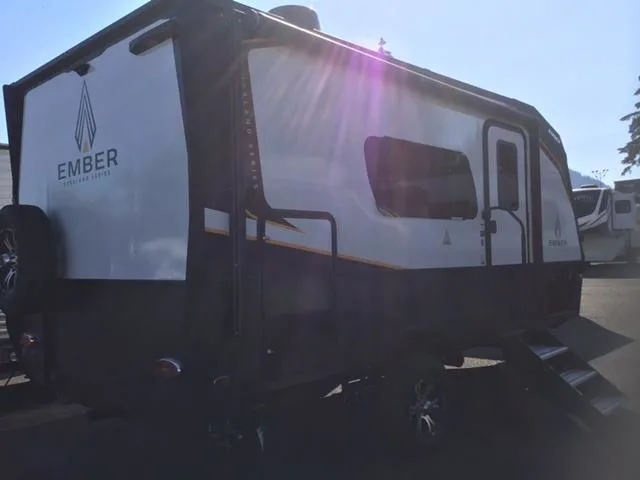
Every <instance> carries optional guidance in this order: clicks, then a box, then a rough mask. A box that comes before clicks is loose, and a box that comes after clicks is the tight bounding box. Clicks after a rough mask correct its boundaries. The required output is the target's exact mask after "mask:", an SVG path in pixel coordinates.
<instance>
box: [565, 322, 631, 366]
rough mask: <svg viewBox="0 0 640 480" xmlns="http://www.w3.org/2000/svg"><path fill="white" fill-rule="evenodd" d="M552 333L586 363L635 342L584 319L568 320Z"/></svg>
mask: <svg viewBox="0 0 640 480" xmlns="http://www.w3.org/2000/svg"><path fill="white" fill-rule="evenodd" d="M553 333H554V334H555V335H556V336H557V337H558V338H559V339H560V340H561V341H562V342H563V343H564V344H565V345H567V346H568V347H569V348H570V349H571V350H572V351H573V352H575V353H576V355H578V356H579V357H581V358H582V359H583V360H585V361H587V362H590V361H592V360H595V359H596V358H598V357H602V356H604V355H606V354H608V353H611V352H613V351H615V350H618V349H620V348H622V347H624V346H626V345H628V344H630V343H633V342H634V341H635V340H634V339H632V338H629V337H626V336H624V335H621V334H619V333H616V332H612V331H611V330H608V329H606V328H604V327H602V326H600V325H598V324H597V323H595V322H594V321H592V320H589V319H588V318H585V317H578V318H575V319H572V320H569V321H568V322H567V323H565V324H563V325H561V326H560V327H558V328H556V329H555V330H554V331H553Z"/></svg>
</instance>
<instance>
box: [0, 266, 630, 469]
mask: <svg viewBox="0 0 640 480" xmlns="http://www.w3.org/2000/svg"><path fill="white" fill-rule="evenodd" d="M581 313H582V318H581V319H578V320H576V321H575V322H571V323H569V324H567V325H564V326H563V327H562V328H560V329H559V330H558V332H557V334H558V335H559V336H560V337H562V339H563V340H564V341H565V343H567V344H569V345H570V346H571V347H572V349H573V350H574V351H575V352H576V353H577V354H578V355H580V356H582V357H583V358H584V359H585V360H588V361H590V363H591V364H592V365H593V366H594V367H596V368H597V369H598V370H599V371H600V372H601V373H602V374H603V375H604V376H605V377H607V378H608V379H609V380H610V381H612V382H613V383H614V384H615V385H616V386H617V387H618V388H620V389H621V390H622V391H624V392H625V393H626V394H627V395H628V396H629V399H630V401H629V405H628V411H627V410H624V411H622V412H621V414H620V415H619V416H618V417H616V418H614V419H612V421H611V422H610V424H609V425H608V428H607V429H606V430H605V431H603V432H599V433H583V432H580V431H579V430H578V429H576V428H575V426H574V425H573V424H571V423H570V422H569V421H568V420H567V419H566V418H565V417H564V416H563V415H562V414H561V412H559V411H558V410H557V409H556V408H555V407H554V406H553V405H552V404H550V403H548V402H547V401H546V400H545V399H544V398H540V397H539V396H538V395H536V394H535V393H533V392H530V391H526V390H524V389H523V388H522V387H521V386H520V384H519V383H518V382H517V381H514V379H513V377H512V375H513V374H512V372H511V371H510V370H508V369H507V368H506V366H505V364H503V363H500V362H499V361H496V360H495V359H491V358H489V359H487V358H475V357H472V358H468V359H467V361H466V363H465V368H461V369H451V370H449V371H448V377H449V380H450V386H451V390H450V395H449V399H450V404H451V410H452V411H453V412H455V415H453V416H452V418H451V424H450V429H449V435H448V436H447V438H446V439H445V441H444V443H443V445H442V446H441V448H440V449H439V450H437V451H436V452H434V453H433V454H432V455H430V456H428V457H424V458H421V459H418V460H412V461H408V460H406V459H401V458H396V457H394V456H392V455H390V454H389V452H388V451H387V450H385V449H384V448H383V447H382V443H381V442H380V438H379V433H378V431H377V430H376V424H375V419H372V420H370V421H368V422H364V421H362V420H361V418H362V417H361V416H360V415H358V413H359V412H358V411H357V409H356V410H354V409H353V407H345V406H344V405H343V404H342V403H341V402H340V401H339V397H337V398H336V399H334V400H333V401H332V402H327V403H326V404H319V405H309V406H308V410H307V411H304V412H303V414H302V416H301V417H296V418H295V419H293V418H292V419H291V421H290V422H288V423H287V424H285V425H283V426H282V428H281V430H280V431H278V432H274V433H273V435H271V437H270V438H271V446H272V449H273V450H272V451H273V456H272V459H271V461H270V463H269V464H268V465H267V466H266V467H265V468H264V471H263V472H262V473H261V474H260V475H255V476H256V477H257V478H274V479H290V478H291V479H316V478H317V479H328V478H331V479H342V478H345V479H346V478H363V479H414V478H415V479H418V478H419V479H424V478H438V479H440V478H442V479H476V478H477V479H484V478H491V479H501V478H505V479H510V480H511V479H516V478H517V479H545V480H549V479H556V478H557V479H563V480H568V479H580V480H587V479H603V480H604V479H616V480H617V479H624V480H626V479H629V480H637V479H640V446H639V445H640V442H639V440H640V421H639V419H638V417H637V415H636V413H640V409H639V408H638V407H639V406H640V373H638V366H640V347H638V345H637V343H634V342H635V341H636V340H639V339H640V323H639V320H638V315H639V314H640V268H638V267H627V266H619V265H614V266H609V265H606V266H594V267H592V268H591V269H590V270H589V271H588V272H587V274H586V278H585V282H584V289H583V309H582V312H581ZM2 384H3V382H2V381H0V386H1V385H2ZM12 388H13V390H12V392H19V389H20V388H22V389H23V391H26V390H28V388H29V384H28V383H26V384H23V385H19V386H14V387H12ZM0 390H1V387H0ZM8 391H9V390H8V389H6V390H5V392H2V391H0V394H4V397H3V398H5V399H7V398H8V399H9V400H7V401H5V403H4V408H5V410H4V412H2V411H0V479H2V480H14V479H16V480H17V479H21V480H23V479H24V480H26V479H39V480H47V479H70V480H71V479H129V478H132V479H142V478H150V479H154V480H162V479H164V478H167V479H172V480H175V479H178V478H179V479H182V478H184V479H200V478H229V477H230V478H233V475H231V474H229V472H227V471H225V470H224V469H223V467H222V464H221V463H220V462H219V461H216V460H215V459H214V458H212V456H211V452H210V451H209V450H202V449H199V448H195V447H194V445H192V444H190V443H189V442H187V441H184V439H168V438H164V437H162V436H159V435H158V434H156V433H150V432H148V431H145V430H144V429H142V428H140V427H137V426H135V425H129V424H127V423H126V422H124V421H121V420H104V421H100V422H96V423H89V422H87V421H86V420H85V418H84V416H83V415H82V409H81V408H80V407H78V406H75V405H64V406H59V405H48V406H47V405H37V404H34V403H33V402H32V403H30V404H21V403H20V400H21V398H22V396H21V395H22V394H20V393H13V395H14V397H13V398H12V397H11V395H8V394H6V392H8ZM0 408H2V407H1V406H0ZM634 412H635V413H634Z"/></svg>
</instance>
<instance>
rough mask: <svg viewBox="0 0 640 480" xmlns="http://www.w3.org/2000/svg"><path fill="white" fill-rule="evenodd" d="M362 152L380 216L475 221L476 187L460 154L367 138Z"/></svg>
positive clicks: (476, 207) (463, 157) (388, 140)
mask: <svg viewBox="0 0 640 480" xmlns="http://www.w3.org/2000/svg"><path fill="white" fill-rule="evenodd" d="M364 153H365V161H366V166H367V173H368V175H369V182H370V184H371V189H372V191H373V196H374V198H375V201H376V204H377V207H378V210H380V212H381V213H382V214H384V215H389V216H396V217H414V218H434V219H435V218H437V219H451V218H463V219H465V218H466V219H468V218H475V217H476V215H477V213H478V204H477V201H476V189H475V185H474V183H473V176H472V174H471V169H470V167H469V160H468V159H467V157H466V156H465V155H464V154H463V153H461V152H457V151H454V150H447V149H444V148H438V147H433V146H431V145H424V144H420V143H414V142H408V141H406V140H399V139H395V138H390V137H369V138H367V140H366V141H365V144H364Z"/></svg>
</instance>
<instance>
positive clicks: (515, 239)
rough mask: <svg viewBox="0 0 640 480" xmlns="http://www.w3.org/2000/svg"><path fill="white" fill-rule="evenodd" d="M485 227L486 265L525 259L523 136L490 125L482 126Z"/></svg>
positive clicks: (526, 222) (526, 191)
mask: <svg viewBox="0 0 640 480" xmlns="http://www.w3.org/2000/svg"><path fill="white" fill-rule="evenodd" d="M484 140H485V143H486V150H485V151H486V152H487V154H486V157H485V162H486V164H485V167H486V168H485V172H486V174H487V177H488V178H487V179H486V182H487V186H488V188H486V189H485V219H486V224H485V230H486V231H487V233H488V235H487V257H488V258H487V264H489V265H517V264H522V263H527V262H528V261H529V258H530V256H529V248H530V242H529V216H528V213H527V212H528V209H529V201H528V198H529V188H528V185H527V182H528V173H527V172H528V163H527V155H526V150H525V145H526V144H525V139H524V136H523V134H522V133H521V131H519V130H518V129H515V128H513V129H512V128H509V127H507V126H501V125H500V126H499V125H490V126H489V128H487V129H485V139H484Z"/></svg>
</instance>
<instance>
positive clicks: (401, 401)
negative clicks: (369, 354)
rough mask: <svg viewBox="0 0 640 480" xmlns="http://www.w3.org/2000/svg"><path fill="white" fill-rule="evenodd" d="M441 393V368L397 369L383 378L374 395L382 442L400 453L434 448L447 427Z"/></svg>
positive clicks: (426, 451)
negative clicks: (376, 399)
mask: <svg viewBox="0 0 640 480" xmlns="http://www.w3.org/2000/svg"><path fill="white" fill-rule="evenodd" d="M385 380H386V379H385ZM445 394H446V392H445V375H444V368H441V369H437V370H433V369H432V370H426V371H422V372H420V371H417V372H416V371H413V373H410V371H409V372H399V373H398V374H397V377H395V378H389V379H388V380H386V381H384V384H383V386H382V387H381V388H380V389H379V391H378V395H377V396H378V402H377V403H378V408H377V411H378V413H379V415H380V418H381V420H382V421H381V423H382V433H383V435H384V437H385V438H384V439H383V440H384V442H385V443H389V446H390V447H391V449H392V450H393V451H395V452H396V453H398V454H401V455H409V456H418V455H423V454H426V453H431V452H432V451H433V450H435V449H436V448H437V447H438V446H439V445H440V444H441V441H442V439H443V437H444V434H445V431H446V430H445V428H446V426H447V416H448V412H447V403H446V395H445Z"/></svg>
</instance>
